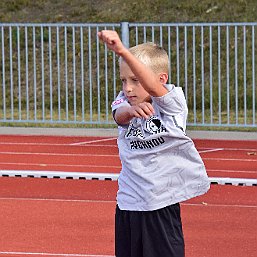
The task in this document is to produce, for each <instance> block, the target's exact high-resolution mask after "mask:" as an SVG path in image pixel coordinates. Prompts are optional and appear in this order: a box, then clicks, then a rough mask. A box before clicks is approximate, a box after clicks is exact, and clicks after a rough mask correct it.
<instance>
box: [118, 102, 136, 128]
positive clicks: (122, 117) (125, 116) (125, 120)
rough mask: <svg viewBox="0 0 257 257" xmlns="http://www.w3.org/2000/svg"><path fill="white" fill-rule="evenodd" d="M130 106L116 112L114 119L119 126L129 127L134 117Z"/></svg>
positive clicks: (120, 108)
mask: <svg viewBox="0 0 257 257" xmlns="http://www.w3.org/2000/svg"><path fill="white" fill-rule="evenodd" d="M129 109H130V107H129V106H121V107H119V108H118V109H116V110H115V112H114V119H115V121H116V122H117V124H119V125H127V124H129V122H130V121H131V120H132V118H133V117H134V116H133V115H132V114H131V113H130V111H129Z"/></svg>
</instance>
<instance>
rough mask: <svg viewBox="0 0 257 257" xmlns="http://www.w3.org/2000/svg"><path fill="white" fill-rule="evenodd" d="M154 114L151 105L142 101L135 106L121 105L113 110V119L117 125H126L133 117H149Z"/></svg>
mask: <svg viewBox="0 0 257 257" xmlns="http://www.w3.org/2000/svg"><path fill="white" fill-rule="evenodd" d="M153 114H154V109H153V106H152V105H151V104H150V103H148V102H143V103H140V104H138V105H135V106H121V107H119V108H117V109H116V110H115V111H114V115H113V116H114V119H115V121H116V122H117V124H119V125H127V124H129V122H130V121H131V120H132V119H133V118H134V117H137V118H145V119H147V118H149V117H150V116H152V115H153Z"/></svg>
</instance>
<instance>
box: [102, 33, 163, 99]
mask: <svg viewBox="0 0 257 257" xmlns="http://www.w3.org/2000/svg"><path fill="white" fill-rule="evenodd" d="M98 36H99V38H100V39H101V40H102V41H103V42H104V43H106V45H107V47H108V48H109V49H110V50H112V51H114V52H115V53H116V54H118V55H119V56H121V57H122V58H123V60H124V61H125V62H126V63H127V64H128V66H129V67H130V69H131V71H132V72H133V73H134V74H135V76H136V77H137V79H138V80H139V82H140V83H141V85H142V86H143V87H144V89H145V90H146V91H147V92H148V93H149V94H150V95H151V96H157V97H158V96H163V95H165V94H166V93H167V92H168V91H167V89H166V88H165V87H164V86H163V84H162V82H161V81H160V77H159V76H157V74H155V73H154V72H153V71H152V70H151V69H149V68H148V67H146V66H145V64H143V63H142V62H141V61H140V60H138V59H137V58H136V57H135V56H134V55H133V54H131V53H130V52H129V50H128V49H127V48H126V47H125V46H124V45H123V44H122V42H121V40H120V37H119V35H118V34H117V32H116V31H113V30H103V31H101V32H99V33H98ZM160 76H167V74H165V73H164V74H161V75H160ZM164 80H165V78H164Z"/></svg>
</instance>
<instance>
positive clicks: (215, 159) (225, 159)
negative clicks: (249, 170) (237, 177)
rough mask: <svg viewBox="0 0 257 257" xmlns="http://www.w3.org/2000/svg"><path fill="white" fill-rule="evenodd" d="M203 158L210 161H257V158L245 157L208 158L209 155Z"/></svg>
mask: <svg viewBox="0 0 257 257" xmlns="http://www.w3.org/2000/svg"><path fill="white" fill-rule="evenodd" d="M202 159H203V160H208V161H230V162H234V161H239V162H257V159H256V160H255V159H244V158H242V159H241V158H238V159H235V158H231V159H229V158H208V157H202Z"/></svg>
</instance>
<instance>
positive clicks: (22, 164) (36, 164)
mask: <svg viewBox="0 0 257 257" xmlns="http://www.w3.org/2000/svg"><path fill="white" fill-rule="evenodd" d="M0 164H2V165H21V166H40V167H47V166H52V167H82V168H83V167H85V168H91V167H92V168H114V169H116V168H117V169H118V168H119V169H120V168H121V165H120V166H112V165H94V164H56V163H26V162H0Z"/></svg>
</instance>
